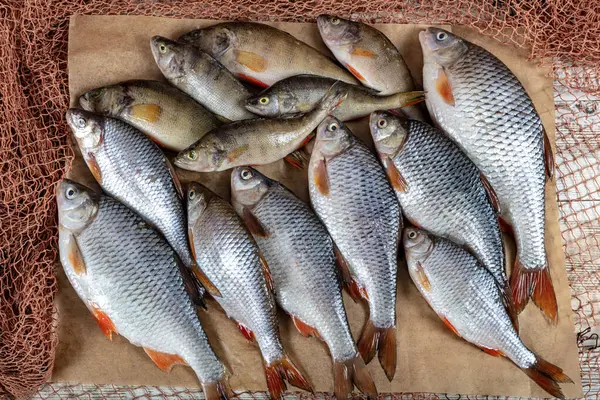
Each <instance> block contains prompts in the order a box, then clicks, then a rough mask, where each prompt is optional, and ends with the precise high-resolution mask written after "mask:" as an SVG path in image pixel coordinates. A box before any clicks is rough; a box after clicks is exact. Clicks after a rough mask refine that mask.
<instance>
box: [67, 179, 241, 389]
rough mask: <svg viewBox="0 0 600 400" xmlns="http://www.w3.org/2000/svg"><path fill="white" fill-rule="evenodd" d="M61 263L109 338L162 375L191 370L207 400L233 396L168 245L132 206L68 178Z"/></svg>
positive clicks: (173, 253)
mask: <svg viewBox="0 0 600 400" xmlns="http://www.w3.org/2000/svg"><path fill="white" fill-rule="evenodd" d="M56 197H57V202H58V220H59V240H58V244H59V252H60V260H61V262H62V265H63V268H64V270H65V273H66V275H67V278H68V279H69V281H70V282H71V284H72V286H73V288H74V289H75V292H76V293H77V295H78V296H79V297H80V298H81V300H82V301H83V302H84V303H85V305H86V306H87V308H88V309H89V310H90V312H91V313H92V314H93V316H94V318H95V319H96V321H97V322H98V326H99V327H100V329H101V330H102V331H103V332H104V334H105V335H106V336H107V337H108V338H109V339H112V334H113V333H118V334H119V335H122V336H123V337H125V338H126V339H127V340H129V341H130V342H131V343H132V344H134V345H136V346H141V347H143V348H144V350H145V351H146V353H147V354H148V356H150V358H151V359H152V361H154V363H155V364H156V365H157V366H158V367H159V368H160V369H162V370H164V371H169V370H170V369H171V368H172V367H173V366H174V365H176V364H184V365H189V366H190V367H191V368H192V369H193V370H194V372H195V373H196V375H197V376H198V379H199V380H200V383H201V384H202V388H203V390H204V393H205V395H206V397H207V398H208V399H219V398H225V399H228V398H230V397H232V396H233V393H232V392H231V389H230V388H229V384H228V382H227V380H228V379H227V375H226V370H225V367H224V366H223V364H222V363H221V362H220V361H219V359H218V358H217V356H216V355H215V353H214V352H213V350H212V348H211V346H210V344H209V343H208V338H207V337H206V334H205V333H204V330H203V329H202V326H201V325H200V321H199V320H198V317H197V316H196V310H195V308H194V306H193V304H192V302H191V300H190V298H189V296H188V295H187V294H186V291H185V287H184V285H185V283H184V277H183V275H182V274H181V273H180V271H181V270H185V267H183V266H182V265H181V262H180V261H179V258H178V257H177V254H175V252H174V251H173V249H172V248H171V247H170V246H169V244H168V243H167V242H166V241H165V240H164V238H163V237H162V236H161V235H160V234H159V233H158V232H157V231H156V230H154V229H153V228H151V227H150V226H149V225H148V224H146V223H145V222H144V221H143V220H142V219H141V218H140V217H139V216H137V215H136V214H135V213H134V212H133V211H131V210H130V209H129V208H127V207H126V206H125V205H123V204H121V203H119V202H118V201H116V200H114V199H112V198H111V197H108V196H104V195H96V194H94V193H93V192H92V191H91V190H89V189H87V188H86V187H84V186H81V185H79V184H77V183H75V182H72V181H69V180H67V179H65V180H63V181H61V182H60V183H59V184H58V186H57V192H56Z"/></svg>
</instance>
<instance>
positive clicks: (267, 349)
mask: <svg viewBox="0 0 600 400" xmlns="http://www.w3.org/2000/svg"><path fill="white" fill-rule="evenodd" d="M187 196H188V220H189V236H190V242H191V243H192V249H193V250H194V254H195V257H196V259H197V261H198V263H199V264H201V265H202V269H203V272H204V273H205V274H206V276H207V277H208V279H209V280H210V281H211V282H212V283H213V285H214V287H215V288H216V290H215V291H210V290H209V292H211V293H212V294H213V297H214V298H215V300H217V302H219V304H220V305H221V307H223V310H225V312H226V313H227V315H228V316H229V318H231V319H233V320H234V321H236V322H237V324H238V326H239V328H240V330H241V332H242V334H243V335H244V336H245V337H246V338H247V339H248V340H250V341H253V340H256V342H257V343H258V347H259V348H260V351H261V353H262V356H263V360H264V367H265V374H266V376H267V385H268V387H269V393H270V394H271V398H273V399H280V398H283V392H284V391H285V390H286V384H285V380H287V381H288V382H289V383H290V384H292V385H294V386H296V387H299V388H302V389H305V390H309V391H312V388H311V386H310V384H309V383H308V381H307V380H306V378H304V376H303V375H302V373H301V372H300V371H299V370H298V368H297V367H296V366H295V365H294V364H293V363H292V361H291V360H290V358H289V357H288V355H287V354H286V353H285V350H284V349H283V346H282V345H281V340H280V338H279V327H278V321H277V309H276V305H275V299H274V298H273V295H272V290H273V281H272V279H271V274H270V272H269V267H268V266H267V263H266V262H265V259H264V258H263V256H262V254H261V253H260V250H259V249H258V246H257V244H256V242H255V241H254V239H253V238H252V235H251V234H250V232H248V230H247V229H246V227H245V226H244V223H243V221H242V220H241V219H240V217H238V215H237V214H236V213H235V210H234V209H233V207H232V206H231V205H230V204H229V203H227V202H226V201H224V200H222V199H221V198H219V197H218V196H216V195H215V194H214V193H212V192H211V191H210V190H208V189H207V188H205V187H204V186H201V185H200V184H197V183H192V184H190V186H189V188H188V192H187Z"/></svg>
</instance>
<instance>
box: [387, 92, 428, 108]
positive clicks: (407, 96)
mask: <svg viewBox="0 0 600 400" xmlns="http://www.w3.org/2000/svg"><path fill="white" fill-rule="evenodd" d="M394 100H395V102H396V108H401V107H409V106H414V105H415V104H418V103H420V102H422V101H423V100H425V92H421V91H414V92H404V93H396V94H395V95H394Z"/></svg>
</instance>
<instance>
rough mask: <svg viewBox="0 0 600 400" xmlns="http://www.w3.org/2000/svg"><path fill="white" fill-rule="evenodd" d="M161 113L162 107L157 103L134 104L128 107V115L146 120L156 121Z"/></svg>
mask: <svg viewBox="0 0 600 400" xmlns="http://www.w3.org/2000/svg"><path fill="white" fill-rule="evenodd" d="M161 114H162V108H161V107H160V106H159V105H158V104H134V105H132V106H130V107H129V115H130V116H131V117H132V118H136V119H141V120H142V121H146V122H157V121H158V120H159V119H160V115H161Z"/></svg>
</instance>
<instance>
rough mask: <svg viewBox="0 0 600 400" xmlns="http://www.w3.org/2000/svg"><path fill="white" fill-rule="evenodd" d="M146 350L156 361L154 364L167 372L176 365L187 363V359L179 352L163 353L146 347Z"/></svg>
mask: <svg viewBox="0 0 600 400" xmlns="http://www.w3.org/2000/svg"><path fill="white" fill-rule="evenodd" d="M144 351H145V352H146V354H148V357H150V358H151V359H152V361H154V364H156V366H157V367H158V368H160V369H161V370H163V371H165V372H169V371H171V368H173V366H174V365H176V364H178V365H187V363H186V362H185V360H184V359H183V358H181V357H180V356H179V355H177V354H167V353H161V352H160V351H154V350H150V349H147V348H145V347H144Z"/></svg>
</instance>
